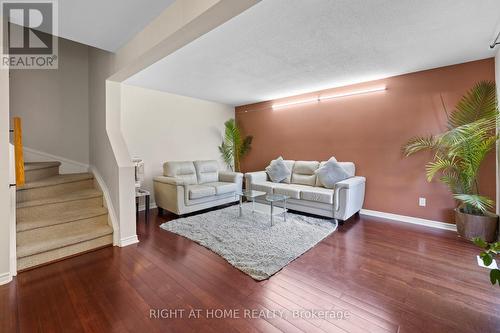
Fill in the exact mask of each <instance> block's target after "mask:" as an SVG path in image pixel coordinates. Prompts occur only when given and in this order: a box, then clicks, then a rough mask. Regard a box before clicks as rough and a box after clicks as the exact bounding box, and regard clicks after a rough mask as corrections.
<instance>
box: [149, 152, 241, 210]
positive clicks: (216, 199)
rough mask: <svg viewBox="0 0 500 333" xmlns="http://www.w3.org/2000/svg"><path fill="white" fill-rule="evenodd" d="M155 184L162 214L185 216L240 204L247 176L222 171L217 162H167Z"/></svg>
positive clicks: (155, 179) (156, 198)
mask: <svg viewBox="0 0 500 333" xmlns="http://www.w3.org/2000/svg"><path fill="white" fill-rule="evenodd" d="M153 183H154V193H155V201H156V205H157V206H158V212H159V214H161V212H162V210H163V209H166V210H168V211H170V212H172V213H175V214H177V215H183V214H187V213H192V212H195V211H198V210H202V209H207V208H211V207H215V206H219V205H224V204H227V203H231V202H235V201H238V200H239V197H238V196H237V195H236V193H237V192H241V187H242V183H243V174H242V173H239V172H228V171H220V170H219V164H218V162H217V161H194V162H191V161H184V162H165V163H164V164H163V176H158V177H155V178H154V179H153Z"/></svg>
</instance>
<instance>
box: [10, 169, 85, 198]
mask: <svg viewBox="0 0 500 333" xmlns="http://www.w3.org/2000/svg"><path fill="white" fill-rule="evenodd" d="M93 187H94V176H93V175H92V174H91V173H75V174H66V175H57V176H53V177H49V178H45V179H41V180H37V181H34V182H29V183H26V184H24V185H22V186H20V187H18V189H17V202H18V203H19V202H25V201H32V200H37V199H42V198H46V197H53V196H58V195H62V194H69V193H71V192H74V191H78V190H82V189H90V188H93Z"/></svg>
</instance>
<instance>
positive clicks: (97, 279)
mask: <svg viewBox="0 0 500 333" xmlns="http://www.w3.org/2000/svg"><path fill="white" fill-rule="evenodd" d="M141 215H142V214H141ZM169 219H172V216H171V215H169V216H167V215H166V216H164V217H162V218H160V217H157V216H156V212H152V214H151V216H150V221H149V224H148V225H146V224H145V223H144V221H143V220H142V216H141V220H140V221H139V225H138V234H139V239H140V243H139V244H137V245H132V246H128V247H125V248H117V247H109V248H104V249H101V250H98V251H95V252H91V253H87V254H84V255H81V256H78V257H74V258H70V259H67V260H64V261H61V262H57V263H54V264H51V265H48V266H44V267H41V268H37V269H34V270H31V271H27V272H24V273H20V274H19V275H18V276H17V278H16V279H15V280H14V281H13V282H12V283H11V284H8V285H5V286H0V332H200V331H203V332H280V331H282V332H500V288H498V287H493V286H491V285H490V283H489V280H488V275H487V270H485V269H481V268H479V267H478V266H477V264H476V262H475V261H476V259H475V255H476V254H477V249H476V248H475V247H474V246H473V245H471V244H469V243H467V242H465V241H463V240H460V239H458V238H457V236H456V234H455V233H454V232H450V231H443V230H436V229H429V228H425V227H419V226H412V225H408V224H404V223H398V222H391V221H387V220H382V219H376V218H368V217H364V216H362V217H358V216H356V217H354V218H352V219H351V220H350V221H348V222H347V223H345V224H344V225H343V226H341V227H339V230H338V231H337V232H336V233H334V234H332V235H331V236H329V237H328V238H326V239H325V240H323V241H322V242H321V243H319V244H318V245H317V246H316V247H314V248H313V249H311V250H310V251H308V252H307V253H305V254H304V255H303V256H301V257H299V258H298V259H297V260H295V261H294V262H292V263H291V264H289V265H288V266H287V267H285V268H284V269H283V270H282V271H281V272H279V273H277V274H276V275H275V276H273V277H271V278H270V279H269V280H267V281H263V282H255V281H254V280H252V279H251V278H250V277H248V276H247V275H245V274H243V273H241V272H240V271H238V270H237V269H235V268H233V267H232V266H231V265H229V264H228V263H227V262H226V261H224V260H223V259H222V258H221V257H219V256H217V255H215V254H214V253H212V252H211V251H209V250H207V249H205V248H204V247H201V246H199V245H197V244H195V243H194V242H192V241H189V240H187V239H185V238H182V237H179V236H176V235H174V234H172V233H169V232H166V231H164V230H162V229H160V228H159V227H158V226H159V225H160V224H161V223H163V222H164V221H167V220H169ZM151 309H165V310H164V311H163V312H162V315H163V317H166V316H167V315H168V317H170V318H158V319H155V318H150V310H151ZM169 309H170V310H171V311H168V310H169ZM175 309H178V310H177V311H174V310H175ZM182 309H184V312H182ZM217 309H225V310H226V318H220V319H218V318H217V317H219V315H221V314H220V313H219V311H218V310H217ZM191 310H193V312H190V311H191ZM196 310H200V311H199V314H200V316H199V318H197V319H188V316H189V314H192V315H193V314H196V312H194V311H196ZM301 310H302V312H300V311H301ZM312 310H314V311H316V312H315V314H316V315H318V316H320V315H323V316H326V318H325V317H323V318H318V317H316V318H309V317H310V316H311V315H312ZM237 311H239V313H238V312H237ZM245 311H246V312H245ZM249 311H253V312H251V313H249ZM266 311H267V312H266ZM273 311H274V312H273ZM278 311H284V314H282V313H281V312H278ZM321 311H322V312H321ZM337 311H345V313H346V317H345V318H343V319H338V318H337V319H336V318H332V316H333V315H338V314H339V313H340V314H343V313H344V312H337ZM156 314H158V313H157V312H156ZM294 314H295V316H299V315H300V316H301V317H302V318H295V317H294ZM231 315H232V316H233V318H231ZM273 315H274V316H273ZM238 317H239V318H238ZM249 317H250V318H249Z"/></svg>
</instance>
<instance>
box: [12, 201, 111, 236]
mask: <svg viewBox="0 0 500 333" xmlns="http://www.w3.org/2000/svg"><path fill="white" fill-rule="evenodd" d="M44 213H45V214H44ZM107 214H108V210H107V209H106V208H105V207H92V208H77V209H70V210H65V211H56V210H45V211H44V212H42V213H41V214H40V213H39V214H36V215H35V214H31V215H24V216H21V217H19V218H18V219H17V231H18V232H21V231H27V230H32V229H37V228H44V227H50V226H53V225H58V224H63V223H70V222H73V221H80V220H85V219H89V218H93V217H98V216H102V215H107Z"/></svg>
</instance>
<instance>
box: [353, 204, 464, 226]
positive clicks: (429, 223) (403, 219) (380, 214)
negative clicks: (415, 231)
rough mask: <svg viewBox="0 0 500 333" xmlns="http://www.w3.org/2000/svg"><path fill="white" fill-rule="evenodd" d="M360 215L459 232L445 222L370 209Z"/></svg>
mask: <svg viewBox="0 0 500 333" xmlns="http://www.w3.org/2000/svg"><path fill="white" fill-rule="evenodd" d="M359 213H360V214H361V215H366V216H373V217H380V218H383V219H388V220H394V221H400V222H404V223H411V224H417V225H422V226H425V227H431V228H436V229H442V230H450V231H457V226H456V225H455V224H450V223H444V222H439V221H433V220H426V219H422V218H419V217H412V216H405V215H398V214H392V213H384V212H379V211H376V210H370V209H361V211H360V212H359Z"/></svg>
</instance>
